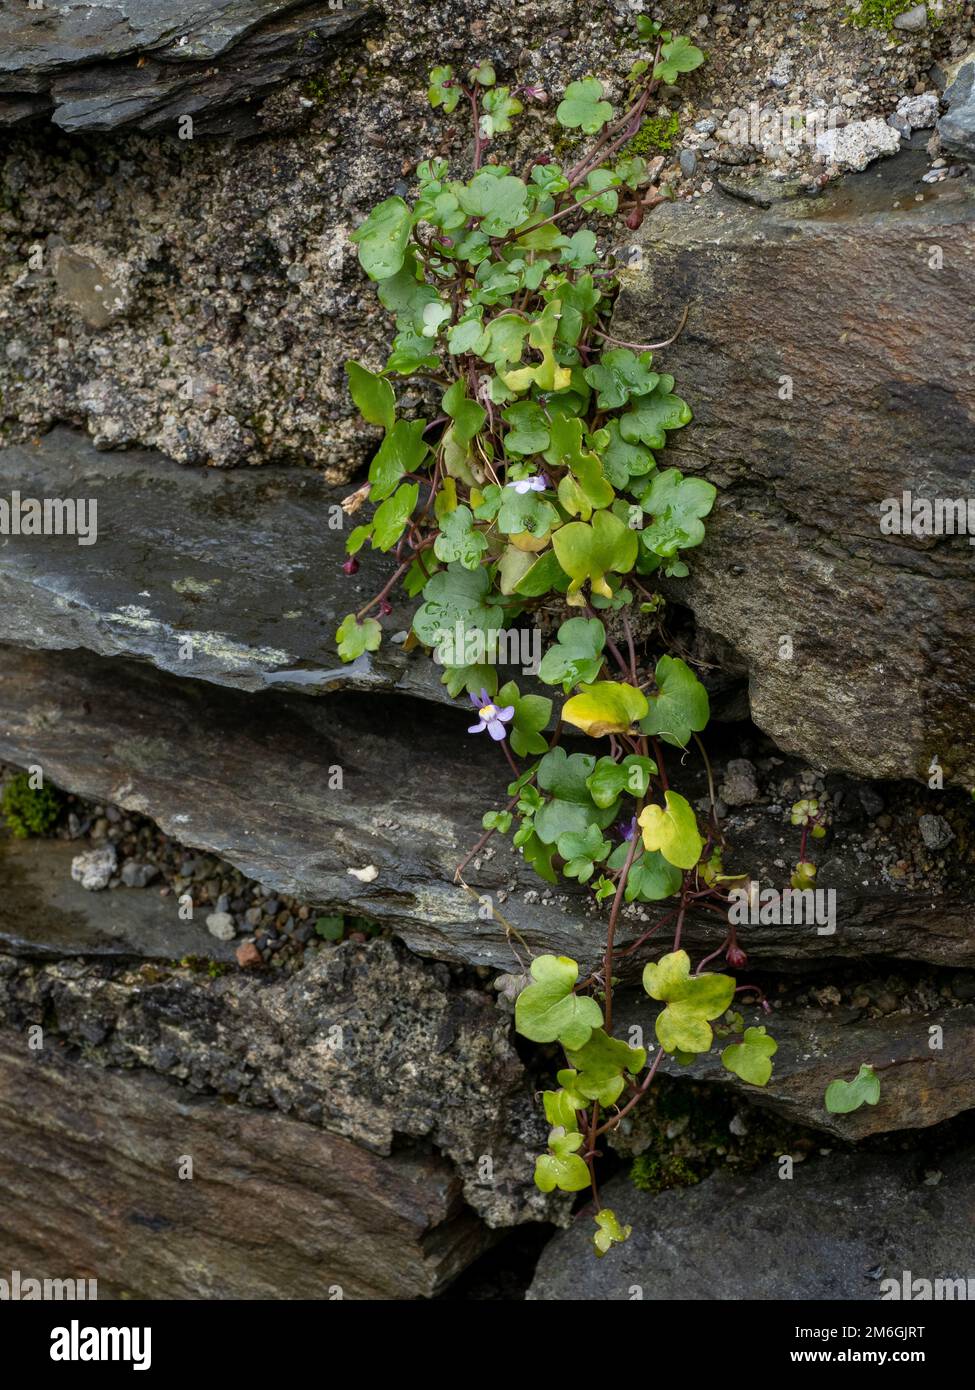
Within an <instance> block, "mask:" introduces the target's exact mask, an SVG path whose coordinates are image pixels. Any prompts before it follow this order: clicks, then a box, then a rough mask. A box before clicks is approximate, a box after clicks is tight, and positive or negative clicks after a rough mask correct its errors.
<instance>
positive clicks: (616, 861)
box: [606, 840, 684, 903]
mask: <svg viewBox="0 0 975 1390" xmlns="http://www.w3.org/2000/svg"><path fill="white" fill-rule="evenodd" d="M629 850H630V845H629V841H627V840H624V841H623V843H622V844H621V845H617V847H616V849H614V850H613V853H612V854H611V855H610V856H609V858H608V859H607V861H606V864H607V866H608V867H609V868H610V869H622V867H623V865H624V864H625V863H626V860H627V856H628V854H629ZM683 881H684V876H683V874H682V873H681V871H680V869H678V868H677V867H676V866H675V865H673V864H669V863H668V862H667V860H666V859H665V858H664V857H663V855H662V854H661V853H660V851H659V850H653V851H650V850H642V851H641V852H640V853H639V854H637V856H636V858H635V859H634V860H633V862H632V864H631V865H630V872H629V873H628V874H627V876H626V888H625V889H624V890H623V898H624V900H625V901H626V902H628V903H632V902H641V903H659V902H663V900H664V898H672V897H673V896H674V894H675V893H678V892H680V886H681V884H682V883H683ZM614 891H615V890H614Z"/></svg>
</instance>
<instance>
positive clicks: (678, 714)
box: [640, 656, 711, 748]
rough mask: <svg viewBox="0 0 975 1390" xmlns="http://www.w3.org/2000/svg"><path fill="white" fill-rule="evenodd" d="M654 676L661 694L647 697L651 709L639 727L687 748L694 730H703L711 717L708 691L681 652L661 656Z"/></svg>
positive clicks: (679, 746)
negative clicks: (674, 654)
mask: <svg viewBox="0 0 975 1390" xmlns="http://www.w3.org/2000/svg"><path fill="white" fill-rule="evenodd" d="M654 679H655V680H656V682H657V688H658V690H659V694H657V695H651V696H649V697H648V698H649V705H650V712H649V714H648V715H647V716H646V718H645V719H644V720H643V721H642V722H641V724H640V728H641V729H642V730H643V732H644V733H645V734H649V735H650V736H651V737H660V738H662V739H663V741H664V743H669V744H671V745H673V747H675V748H686V747H687V744H688V741H689V740H690V737H691V734H692V733H700V731H701V730H702V729H703V728H704V727H705V725H706V724H707V722H708V719H709V717H710V714H711V709H710V705H709V702H708V692H707V691H706V690H705V688H704V686H703V685H702V684H701V682H700V681H699V680H698V678H697V676H695V674H694V672H693V671H692V670H691V668H690V667H689V666H688V664H687V662H686V661H682V660H681V658H680V657H679V656H662V657H661V658H660V660H659V661H658V662H657V667H656V670H655V671H654Z"/></svg>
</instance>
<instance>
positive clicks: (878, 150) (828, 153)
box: [816, 117, 901, 171]
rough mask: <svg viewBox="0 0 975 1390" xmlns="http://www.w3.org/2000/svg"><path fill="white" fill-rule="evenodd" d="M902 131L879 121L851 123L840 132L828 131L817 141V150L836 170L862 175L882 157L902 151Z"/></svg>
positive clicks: (838, 130)
mask: <svg viewBox="0 0 975 1390" xmlns="http://www.w3.org/2000/svg"><path fill="white" fill-rule="evenodd" d="M900 143H901V137H900V131H898V130H895V129H894V127H892V126H889V125H887V123H886V122H885V121H882V120H880V118H879V117H875V118H874V119H873V120H870V121H851V122H850V124H849V125H845V126H841V127H840V128H839V129H837V130H824V131H821V132H820V134H819V135H818V136H817V137H816V149H817V150H818V152H819V153H820V154H821V155H822V156H823V157H824V159H825V160H826V163H827V165H828V166H829V167H830V168H832V169H834V170H835V169H841V170H855V171H862V170H863V169H866V167H867V165H868V164H872V163H873V161H874V160H875V159H879V158H880V156H881V155H890V154H896V153H897V151H898V150H899V149H900Z"/></svg>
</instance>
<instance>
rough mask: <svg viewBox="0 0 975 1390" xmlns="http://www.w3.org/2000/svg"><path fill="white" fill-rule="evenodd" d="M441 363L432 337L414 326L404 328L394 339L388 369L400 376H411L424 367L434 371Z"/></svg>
mask: <svg viewBox="0 0 975 1390" xmlns="http://www.w3.org/2000/svg"><path fill="white" fill-rule="evenodd" d="M439 364H440V359H439V358H438V356H437V354H436V353H435V352H434V351H432V344H431V341H430V339H429V338H424V337H423V335H422V334H420V333H417V332H414V331H413V329H412V328H404V329H403V331H402V332H401V333H397V335H396V337H395V338H394V339H393V350H392V352H391V353H390V354H389V358H388V360H387V362H386V370H387V371H388V372H396V373H398V375H399V376H409V375H410V374H411V373H413V372H419V371H423V370H424V369H426V370H429V371H433V370H434V369H435V368H436V367H438V366H439Z"/></svg>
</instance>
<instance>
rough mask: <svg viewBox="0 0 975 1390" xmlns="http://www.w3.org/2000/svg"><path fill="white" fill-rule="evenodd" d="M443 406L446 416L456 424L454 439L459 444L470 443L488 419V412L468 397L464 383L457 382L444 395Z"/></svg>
mask: <svg viewBox="0 0 975 1390" xmlns="http://www.w3.org/2000/svg"><path fill="white" fill-rule="evenodd" d="M442 404H443V408H444V411H445V412H446V414H448V415H449V416H450V418H451V419H452V420H453V422H454V438H455V439H456V440H457V442H458V443H459V444H467V443H469V442H470V441H471V440H472V439H473V438H474V436H475V435H476V434H477V433H478V432H479V431H480V430H481V428H482V427H483V425H484V421H485V420H486V419H487V411H486V410H485V409H484V407H483V405H478V403H477V401H472V400H471V399H470V397H469V396H468V395H467V391H466V389H465V387H464V383H463V381H455V382H454V384H453V386H451V387H449V388H448V390H446V391H445V392H444V393H443V398H442Z"/></svg>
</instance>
